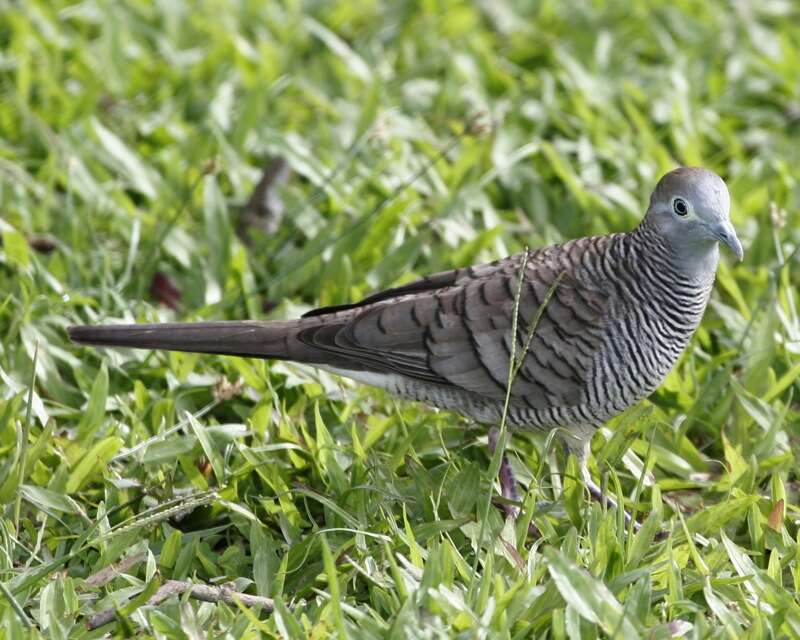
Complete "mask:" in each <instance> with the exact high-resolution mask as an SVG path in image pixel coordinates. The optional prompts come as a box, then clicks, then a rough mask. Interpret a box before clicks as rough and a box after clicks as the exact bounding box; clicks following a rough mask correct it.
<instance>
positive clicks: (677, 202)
mask: <svg viewBox="0 0 800 640" xmlns="http://www.w3.org/2000/svg"><path fill="white" fill-rule="evenodd" d="M672 210H673V211H674V212H675V215H678V216H681V217H683V216H685V215H688V213H689V204H688V203H687V202H686V200H684V199H683V198H674V199H673V200H672Z"/></svg>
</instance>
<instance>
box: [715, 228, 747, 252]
mask: <svg viewBox="0 0 800 640" xmlns="http://www.w3.org/2000/svg"><path fill="white" fill-rule="evenodd" d="M711 233H712V234H713V235H714V237H715V238H716V239H717V240H719V241H720V242H721V243H723V244H725V245H727V246H728V248H729V249H730V250H731V251H733V252H734V253H735V254H736V257H737V258H738V259H739V260H741V259H742V258H744V249H742V243H741V242H739V238H738V237H737V236H736V229H734V228H733V225H732V224H731V221H730V220H722V221H720V222H716V223H714V224H712V225H711Z"/></svg>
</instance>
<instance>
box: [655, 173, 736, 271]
mask: <svg viewBox="0 0 800 640" xmlns="http://www.w3.org/2000/svg"><path fill="white" fill-rule="evenodd" d="M730 207H731V198H730V194H729V193H728V188H727V186H726V185H725V182H724V181H723V180H722V178H720V177H719V176H718V175H717V174H716V173H714V172H713V171H709V170H708V169H703V168H701V167H679V168H678V169H675V170H673V171H670V172H669V173H667V174H666V175H665V176H664V177H663V178H661V180H660V181H659V182H658V184H657V185H656V188H655V189H654V190H653V194H652V196H651V197H650V206H649V207H648V209H647V214H646V216H645V219H644V222H643V224H644V225H645V226H650V227H652V228H654V229H655V230H656V231H657V232H658V233H659V234H660V235H661V237H662V238H663V239H664V241H665V242H667V243H668V244H669V245H670V247H671V248H672V249H673V250H674V252H675V254H676V256H677V257H678V258H679V262H680V264H681V265H682V266H683V267H684V268H685V269H686V270H692V269H695V270H704V271H715V270H716V266H717V256H718V244H719V243H720V242H721V243H723V244H725V245H727V246H728V247H729V248H730V249H731V251H733V253H734V254H735V255H736V257H737V258H738V259H739V260H741V259H742V257H743V255H744V251H743V249H742V245H741V243H740V242H739V238H738V237H737V236H736V231H735V229H734V228H733V225H732V224H731V220H730Z"/></svg>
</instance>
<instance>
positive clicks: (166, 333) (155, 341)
mask: <svg viewBox="0 0 800 640" xmlns="http://www.w3.org/2000/svg"><path fill="white" fill-rule="evenodd" d="M298 324H299V323H298V322H297V321H293V320H289V321H279V322H247V321H244V322H195V323H167V324H112V325H97V326H93V325H76V326H72V327H69V329H68V331H69V337H70V340H72V341H73V342H77V343H80V344H90V345H99V346H106V347H131V348H135V349H165V350H168V351H190V352H194V353H216V354H224V355H231V356H250V357H256V358H275V359H291V360H298V361H303V360H306V359H307V357H308V355H309V354H304V353H303V351H304V349H303V346H302V345H301V344H299V343H298V341H297V340H296V338H295V334H296V332H297V329H298ZM304 355H305V356H306V357H303V356H304Z"/></svg>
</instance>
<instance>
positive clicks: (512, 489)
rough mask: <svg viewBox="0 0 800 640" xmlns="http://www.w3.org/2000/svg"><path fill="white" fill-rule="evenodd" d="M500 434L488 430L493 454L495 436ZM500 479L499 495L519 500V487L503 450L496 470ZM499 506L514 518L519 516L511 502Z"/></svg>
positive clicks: (498, 431) (492, 453)
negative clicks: (498, 469)
mask: <svg viewBox="0 0 800 640" xmlns="http://www.w3.org/2000/svg"><path fill="white" fill-rule="evenodd" d="M499 435H500V430H499V429H497V428H493V429H492V430H491V431H489V451H490V453H491V455H493V456H494V452H495V450H496V449H497V438H498V436H499ZM498 477H499V479H500V493H501V495H502V496H503V497H504V498H506V499H508V500H513V501H514V502H519V501H520V495H519V489H518V488H517V479H516V478H515V477H514V472H513V471H512V470H511V463H510V462H509V461H508V456H506V454H505V452H503V459H502V460H501V461H500V471H499V472H498ZM500 508H501V509H502V510H503V512H504V513H505V514H506V516H510V517H511V518H513V519H514V520H516V519H517V518H518V517H519V507H517V506H515V505H511V504H506V503H501V504H500Z"/></svg>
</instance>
